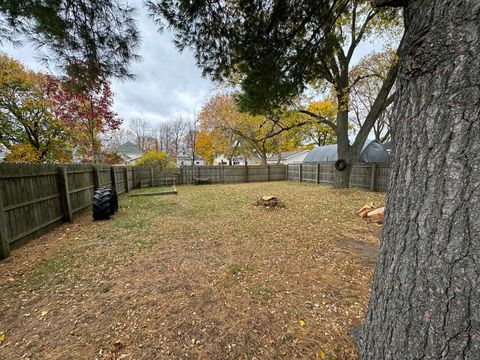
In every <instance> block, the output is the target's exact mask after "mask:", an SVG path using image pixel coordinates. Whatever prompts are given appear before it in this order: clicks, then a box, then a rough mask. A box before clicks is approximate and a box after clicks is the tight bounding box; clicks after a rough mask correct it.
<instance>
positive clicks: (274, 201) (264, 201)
mask: <svg viewBox="0 0 480 360" xmlns="http://www.w3.org/2000/svg"><path fill="white" fill-rule="evenodd" d="M254 205H255V206H262V207H264V208H266V209H271V208H278V207H284V206H283V204H282V203H281V202H280V200H279V199H278V198H277V197H276V196H262V197H261V198H259V199H258V200H257V201H255V204H254Z"/></svg>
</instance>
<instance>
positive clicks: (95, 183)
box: [92, 165, 100, 191]
mask: <svg viewBox="0 0 480 360" xmlns="http://www.w3.org/2000/svg"><path fill="white" fill-rule="evenodd" d="M92 168H93V190H94V191H95V190H97V189H98V188H99V187H100V178H99V176H98V168H97V167H96V166H95V165H92Z"/></svg>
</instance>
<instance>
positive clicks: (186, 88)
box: [2, 0, 383, 124]
mask: <svg viewBox="0 0 480 360" xmlns="http://www.w3.org/2000/svg"><path fill="white" fill-rule="evenodd" d="M130 4H134V5H136V6H137V9H138V15H139V16H138V18H139V21H138V27H139V30H140V33H141V37H142V44H141V47H140V50H139V54H140V55H141V56H142V58H143V60H142V61H141V62H139V63H135V64H133V66H132V68H131V69H132V72H133V73H134V74H136V80H134V81H119V80H113V84H112V87H113V91H114V94H115V98H114V110H115V111H116V112H117V113H118V114H119V115H120V117H121V118H122V119H123V120H124V121H125V124H126V123H128V121H129V120H130V119H131V118H132V117H134V116H138V117H142V118H145V119H148V120H151V121H152V122H155V123H156V122H159V121H165V120H168V119H170V118H172V117H174V116H176V115H179V114H188V115H191V114H193V112H194V111H197V112H198V111H199V110H200V109H201V107H202V105H203V104H204V103H205V102H206V100H207V99H208V97H209V96H211V95H212V94H214V93H215V88H216V86H215V85H214V84H213V83H212V82H211V81H209V80H208V79H205V78H203V77H202V76H201V72H200V70H199V69H198V68H197V67H196V65H195V61H194V59H193V54H192V52H191V51H189V50H186V51H184V52H183V53H179V52H178V50H177V49H176V48H175V47H174V45H173V43H172V34H171V33H168V32H166V33H162V34H160V33H159V32H158V31H157V27H156V25H155V24H154V22H153V21H152V20H151V19H150V18H149V17H148V16H147V11H146V9H145V7H144V6H143V1H142V0H135V1H130ZM382 44H383V41H380V43H378V44H375V45H374V44H372V43H365V44H362V46H360V47H359V48H358V49H357V51H356V52H355V59H354V62H356V60H357V59H359V58H360V57H362V56H364V55H365V54H367V53H368V52H370V51H371V50H372V48H376V49H380V48H381V47H382ZM2 50H3V51H4V52H6V53H7V54H8V55H10V56H13V57H14V58H16V59H18V60H20V61H21V62H22V63H24V64H25V65H27V66H28V67H29V68H30V69H33V70H37V71H49V69H45V66H44V64H41V63H40V62H39V61H38V59H37V56H36V52H35V51H34V49H32V48H31V47H30V46H28V44H24V46H23V47H21V48H13V47H11V46H8V45H6V46H3V49H2ZM51 70H52V69H50V72H54V71H51ZM53 70H54V69H53Z"/></svg>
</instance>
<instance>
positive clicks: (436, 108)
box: [360, 0, 480, 360]
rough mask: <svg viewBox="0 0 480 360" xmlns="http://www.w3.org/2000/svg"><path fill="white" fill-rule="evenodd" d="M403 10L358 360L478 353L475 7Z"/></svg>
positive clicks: (478, 27)
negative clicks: (380, 217)
mask: <svg viewBox="0 0 480 360" xmlns="http://www.w3.org/2000/svg"><path fill="white" fill-rule="evenodd" d="M379 4H381V5H392V6H393V5H397V6H398V5H400V6H404V14H405V25H406V34H405V41H404V43H403V45H402V48H401V51H400V72H399V77H398V81H397V93H398V96H397V99H396V102H395V108H394V115H393V121H392V133H393V150H392V156H393V162H392V170H391V180H390V187H389V189H390V190H389V193H388V200H387V207H386V209H387V210H386V214H385V222H384V228H383V233H382V245H381V248H380V255H379V259H378V262H377V267H376V271H375V277H374V282H373V287H372V294H371V298H370V305H369V308H368V313H367V317H366V322H365V326H364V330H363V336H362V337H361V339H362V340H361V346H360V347H361V355H362V358H363V359H366V360H368V359H372V360H373V359H405V358H407V359H478V358H479V355H480V270H479V269H480V268H479V259H480V242H479V241H478V239H479V238H480V221H479V219H480V182H479V179H480V140H479V139H480V121H479V115H480V114H479V104H480V88H479V86H478V84H479V81H480V72H479V71H478V64H479V63H480V2H478V1H477V0H448V1H447V0H437V1H424V0H403V1H401V0H396V1H394V0H382V1H379Z"/></svg>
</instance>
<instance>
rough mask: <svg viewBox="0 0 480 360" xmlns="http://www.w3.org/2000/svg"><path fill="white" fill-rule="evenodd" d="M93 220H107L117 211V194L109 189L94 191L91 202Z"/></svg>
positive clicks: (103, 188) (102, 188)
mask: <svg viewBox="0 0 480 360" xmlns="http://www.w3.org/2000/svg"><path fill="white" fill-rule="evenodd" d="M92 210H93V220H108V219H110V216H111V215H113V214H115V213H116V212H117V210H118V196H117V192H116V191H115V190H114V189H112V188H109V187H101V188H98V189H97V190H95V193H94V194H93V200H92Z"/></svg>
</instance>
